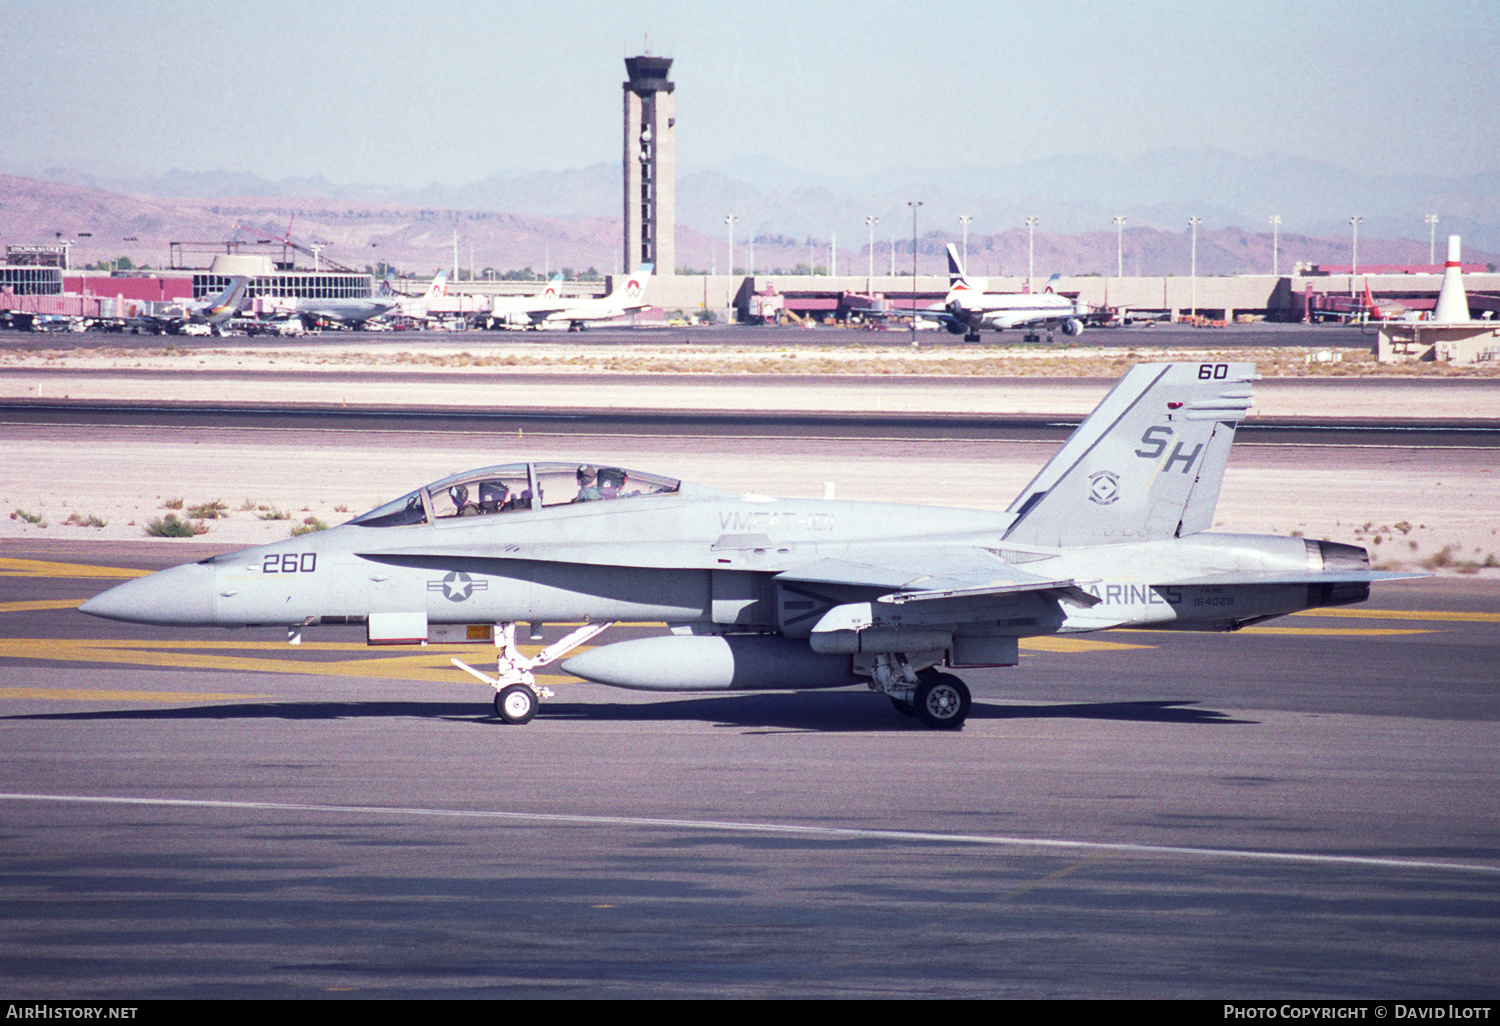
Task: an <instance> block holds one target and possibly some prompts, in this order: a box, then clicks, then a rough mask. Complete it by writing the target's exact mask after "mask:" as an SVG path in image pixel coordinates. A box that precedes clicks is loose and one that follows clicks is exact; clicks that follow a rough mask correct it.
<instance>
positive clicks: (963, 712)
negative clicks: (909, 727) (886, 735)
mask: <svg viewBox="0 0 1500 1026" xmlns="http://www.w3.org/2000/svg"><path fill="white" fill-rule="evenodd" d="M913 697H914V699H915V701H914V702H913V704H914V705H915V706H916V708H917V716H918V718H919V719H921V721H922V722H923V723H925V724H927V725H928V726H929V727H936V728H937V729H939V730H957V729H958V728H959V727H962V726H963V725H964V720H966V719H968V717H969V686H968V685H967V684H965V683H964V682H963V681H961V680H959V679H958V678H957V677H955V676H953V674H951V673H934V674H932V675H931V676H924V677H923V679H922V681H921V683H919V684H918V685H917V693H916V695H915V696H913Z"/></svg>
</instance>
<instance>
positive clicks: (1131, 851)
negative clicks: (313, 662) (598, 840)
mask: <svg viewBox="0 0 1500 1026" xmlns="http://www.w3.org/2000/svg"><path fill="white" fill-rule="evenodd" d="M0 801H10V802H73V803H80V804H94V805H154V806H162V807H176V808H198V809H239V810H255V811H263V812H320V813H335V814H340V815H349V814H352V815H361V816H364V815H369V814H371V813H375V814H378V815H383V816H432V817H443V818H451V819H489V820H504V821H512V822H529V823H570V824H584V825H592V826H625V827H667V828H671V829H675V830H704V831H709V830H717V831H724V832H730V833H743V834H781V835H796V836H802V837H830V838H856V839H866V840H881V841H910V842H920V843H929V844H934V843H935V844H977V845H988V846H992V847H1013V848H1052V849H1062V850H1069V851H1096V852H1118V853H1121V854H1127V855H1181V856H1196V857H1200V858H1221V859H1258V860H1260V861H1264V862H1300V863H1311V864H1322V865H1332V866H1370V867H1379V868H1383V869H1423V870H1440V871H1441V870H1446V871H1457V872H1465V873H1491V874H1496V875H1500V866H1486V865H1466V864H1463V863H1458V862H1431V861H1427V860H1423V859H1391V858H1374V857H1370V856H1363V855H1313V854H1308V853H1304V852H1286V851H1247V850H1240V849H1234V848H1190V847H1179V846H1176V845H1162V844H1128V843H1121V842H1106V841H1068V840H1061V839H1057V838H1039V837H1005V836H1002V835H996V834H954V833H936V832H928V831H920V830H862V829H858V828H850V827H821V826H798V825H795V824H789V823H741V822H733V821H727V820H708V819H661V818H655V817H648V816H583V815H567V814H560V813H543V812H498V811H484V810H480V811H470V810H463V809H421V808H411V807H403V806H381V805H311V804H304V803H300V802H244V801H211V800H207V799H188V798H115V797H109V796H104V795H64V794H3V793H0Z"/></svg>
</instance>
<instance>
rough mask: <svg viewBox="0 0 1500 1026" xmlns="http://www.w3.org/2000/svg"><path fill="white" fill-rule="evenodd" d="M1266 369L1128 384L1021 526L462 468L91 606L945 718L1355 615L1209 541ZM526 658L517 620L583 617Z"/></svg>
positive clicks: (1293, 551)
mask: <svg viewBox="0 0 1500 1026" xmlns="http://www.w3.org/2000/svg"><path fill="white" fill-rule="evenodd" d="M1252 380H1254V366H1253V365H1251V364H1247V363H1175V364H1143V365H1141V366H1137V367H1134V368H1132V369H1131V370H1130V371H1129V372H1128V373H1127V374H1126V375H1125V376H1124V377H1123V378H1122V379H1121V380H1120V381H1119V382H1118V383H1117V384H1116V385H1115V387H1114V388H1113V389H1112V390H1111V391H1110V392H1109V394H1108V395H1107V396H1105V398H1104V400H1103V401H1102V402H1101V403H1100V404H1099V406H1098V407H1097V408H1096V409H1095V410H1094V411H1093V413H1092V414H1090V416H1089V417H1088V418H1087V419H1086V420H1085V421H1084V422H1083V423H1082V424H1081V425H1079V427H1078V428H1077V429H1076V430H1075V431H1074V432H1073V434H1072V435H1071V437H1069V439H1068V440H1067V442H1065V443H1064V444H1063V446H1062V448H1061V449H1060V450H1058V452H1057V454H1056V455H1055V456H1053V457H1052V459H1051V460H1050V461H1049V462H1048V463H1047V465H1046V466H1045V467H1043V468H1042V470H1041V472H1040V473H1039V474H1037V476H1036V478H1035V479H1034V480H1032V482H1031V483H1030V484H1029V485H1027V486H1026V488H1025V490H1023V491H1022V492H1021V494H1020V495H1018V496H1017V497H1016V499H1015V501H1014V502H1013V503H1011V505H1010V507H1009V508H1008V509H1006V510H1005V512H1003V513H1000V512H993V511H983V510H967V509H943V508H936V507H927V506H913V505H895V504H885V503H867V502H841V501H833V500H827V499H824V500H815V499H774V498H769V497H767V496H764V495H758V494H750V495H733V494H730V493H727V492H722V491H717V490H714V489H711V488H704V487H698V486H694V485H690V484H686V483H683V482H680V481H677V480H674V479H672V478H669V477H664V476H662V475H659V474H651V473H642V472H638V471H635V470H626V469H625V468H622V467H615V466H603V465H599V464H597V463H588V462H578V461H568V462H561V461H554V462H528V463H511V464H506V465H504V466H495V467H486V468H484V469H482V470H474V471H471V472H469V473H466V474H458V475H455V476H452V477H448V478H444V479H443V480H441V481H436V482H434V483H433V484H430V485H427V486H425V487H422V488H418V489H417V490H415V491H413V492H411V493H409V494H407V495H403V496H401V497H400V498H399V499H396V500H395V501H393V502H390V503H387V504H385V505H383V506H380V507H378V508H376V509H373V510H371V511H370V512H368V513H365V514H363V515H362V516H358V517H355V518H354V519H353V520H351V521H349V522H348V523H347V524H343V525H341V526H339V527H335V528H332V529H330V530H327V531H323V532H320V533H317V534H309V535H303V536H301V537H298V538H292V539H288V540H286V541H281V542H276V543H274V544H271V545H263V546H260V547H258V548H253V549H247V550H244V551H241V552H231V553H226V554H224V555H220V556H215V557H213V558H211V559H206V560H203V561H202V562H200V563H193V564H189V565H186V566H179V567H175V568H173V569H170V570H164V571H162V572H160V573H156V574H152V575H151V576H149V577H143V578H139V579H137V580H134V581H130V582H128V583H126V584H122V585H120V586H118V587H116V588H113V589H111V590H109V591H106V592H104V593H103V594H101V595H98V596H96V597H95V598H92V599H90V600H89V601H87V602H85V603H84V604H83V606H82V607H81V608H82V609H83V611H84V612H86V613H91V614H93V615H95V616H102V617H108V618H110V619H115V620H125V621H130V622H137V623H152V624H176V625H183V626H203V625H219V626H223V627H243V626H256V625H283V626H286V627H288V628H289V629H290V631H291V632H292V636H293V637H294V638H296V637H300V633H299V632H300V631H301V629H302V628H303V627H304V626H306V625H311V624H351V623H357V624H362V625H363V626H364V628H365V631H366V636H367V639H368V641H369V642H370V643H371V644H399V643H413V644H420V643H422V642H425V641H429V640H431V641H453V640H465V639H480V640H483V641H485V642H493V643H494V644H495V646H496V647H497V648H498V649H499V656H498V659H497V663H496V673H495V675H493V676H492V675H490V674H489V673H486V672H483V671H480V670H477V669H474V668H473V667H470V666H468V665H467V664H465V663H462V662H460V661H459V660H454V663H455V664H456V665H458V666H460V667H461V668H463V669H465V670H467V671H468V672H470V673H472V674H473V675H474V676H476V677H478V678H480V679H481V680H484V681H485V682H486V683H488V684H489V685H490V686H492V687H493V688H494V689H495V691H496V698H495V708H496V711H497V712H498V714H499V715H500V717H501V718H502V719H503V720H505V721H507V722H512V723H524V722H526V721H528V720H530V719H531V718H532V716H533V715H534V714H535V713H536V711H537V707H538V703H539V701H540V700H541V699H542V698H545V697H549V695H550V692H548V691H547V689H545V688H540V687H539V686H538V684H537V681H536V678H535V675H534V672H533V671H535V670H536V669H537V668H539V667H541V666H543V665H546V664H548V663H551V662H553V661H555V660H557V659H560V658H562V657H564V656H566V655H567V654H568V652H569V651H577V650H578V649H580V648H582V646H584V645H585V643H587V642H589V641H591V640H592V639H593V638H595V637H596V636H598V635H599V634H601V633H602V632H603V631H605V630H607V629H608V628H609V627H610V626H611V625H612V624H613V623H614V622H617V621H650V622H662V621H665V622H666V623H667V624H669V625H670V626H671V631H670V633H667V634H662V635H659V636H654V637H645V638H637V639H634V640H627V641H620V642H616V643H614V644H604V645H601V646H599V647H595V648H592V649H588V650H584V651H582V652H580V654H576V655H573V656H572V657H571V658H567V659H566V660H565V661H564V662H562V663H561V666H562V668H563V669H564V670H566V671H567V672H568V673H570V674H573V675H576V676H578V677H582V678H585V679H588V680H593V681H598V682H601V683H604V684H612V685H616V686H619V687H624V688H637V689H644V690H649V691H717V690H734V689H742V688H759V689H802V688H828V687H840V686H844V685H852V684H862V685H864V686H866V687H868V688H869V689H871V690H873V691H877V692H880V693H882V694H884V695H886V696H888V697H889V699H890V700H891V701H892V702H893V703H894V704H895V707H896V709H897V710H899V711H900V712H902V713H904V714H907V715H914V716H916V717H918V718H920V719H921V721H922V722H924V723H925V724H927V725H928V726H931V727H938V728H944V727H946V728H955V727H959V726H961V725H962V724H963V722H964V719H965V717H966V716H967V715H968V712H969V704H970V695H969V689H968V687H967V686H966V685H965V684H964V682H963V681H962V680H961V679H960V678H959V677H958V676H956V675H955V674H954V673H952V672H950V671H953V670H961V669H964V668H967V667H992V666H1014V665H1015V664H1016V663H1017V658H1018V657H1017V652H1018V642H1019V641H1020V639H1022V638H1027V637H1034V636H1037V635H1048V634H1071V633H1079V632H1085V631H1099V630H1107V629H1110V628H1116V627H1141V628H1150V629H1153V630H1165V629H1178V630H1197V631H1228V630H1234V629H1236V628H1239V627H1243V626H1245V625H1246V624H1253V623H1258V622H1260V621H1262V620H1267V619H1270V618H1271V617H1276V616H1283V615H1285V614H1287V613H1294V612H1297V611H1298V610H1302V609H1310V608H1313V607H1318V606H1337V605H1345V604H1348V603H1354V602H1360V601H1363V600H1364V599H1366V598H1367V597H1368V596H1369V593H1370V585H1371V584H1372V583H1373V582H1376V581H1383V580H1396V579H1400V578H1403V577H1412V576H1423V575H1421V574H1415V575H1413V574H1401V573H1390V572H1379V571H1373V570H1371V569H1370V565H1369V558H1368V555H1367V553H1366V552H1365V550H1364V549H1362V548H1358V547H1356V546H1353V545H1344V544H1340V543H1337V542H1330V541H1308V540H1305V539H1302V538H1282V537H1273V536H1264V535H1247V534H1220V533H1211V532H1209V531H1208V528H1209V526H1210V525H1211V523H1212V521H1213V516H1214V507H1215V505H1216V504H1217V502H1218V497H1219V486H1220V482H1221V480H1222V478H1223V475H1224V469H1225V465H1226V463H1227V461H1228V458H1229V447H1230V442H1231V441H1232V440H1233V437H1234V431H1235V427H1236V425H1237V424H1238V423H1239V422H1240V420H1241V419H1242V418H1243V417H1244V416H1245V414H1246V411H1247V410H1249V408H1250V405H1251V389H1250V383H1251V381H1252ZM578 621H584V623H585V625H584V626H583V627H582V628H580V629H578V630H576V631H574V632H573V633H572V634H570V635H569V636H568V637H566V638H563V639H562V640H561V641H559V642H557V643H556V644H554V645H552V646H550V647H549V648H547V649H545V650H543V651H542V652H541V653H540V654H538V655H536V656H527V655H525V654H523V653H522V652H521V651H520V649H519V648H518V647H517V645H516V642H515V627H516V624H517V622H530V623H533V624H535V623H537V622H552V623H564V622H578Z"/></svg>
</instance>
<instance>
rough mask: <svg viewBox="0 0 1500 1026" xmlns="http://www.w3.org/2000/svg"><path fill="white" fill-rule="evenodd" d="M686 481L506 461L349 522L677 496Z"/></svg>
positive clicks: (381, 523)
mask: <svg viewBox="0 0 1500 1026" xmlns="http://www.w3.org/2000/svg"><path fill="white" fill-rule="evenodd" d="M681 484H682V483H681V482H680V481H676V480H673V479H672V478H670V477H662V476H661V475H659V474H646V473H642V472H640V471H637V470H626V469H625V468H623V467H614V466H607V465H601V464H597V463H560V462H554V463H507V464H505V465H504V466H499V467H485V468H483V469H481V470H470V471H467V472H466V473H463V474H454V475H453V476H452V477H445V478H443V479H442V480H441V481H434V482H433V483H432V484H430V485H427V486H426V487H425V488H418V489H417V490H416V491H414V492H412V493H411V494H409V495H403V496H402V497H401V498H399V499H396V500H395V501H394V502H388V503H386V504H385V505H383V506H378V507H376V508H375V509H372V510H370V512H368V513H364V514H361V515H360V516H357V517H355V518H354V519H353V520H351V521H349V522H350V523H351V524H358V525H360V526H361V527H401V526H405V525H407V524H425V523H429V522H430V523H437V524H442V523H445V522H456V520H457V518H459V517H474V516H488V515H493V514H499V513H514V512H519V511H524V510H534V509H545V508H547V507H551V506H566V505H571V504H573V503H580V502H601V501H607V500H615V499H633V498H638V497H641V496H648V495H672V494H675V493H676V492H677V491H678V490H679V489H680V488H681Z"/></svg>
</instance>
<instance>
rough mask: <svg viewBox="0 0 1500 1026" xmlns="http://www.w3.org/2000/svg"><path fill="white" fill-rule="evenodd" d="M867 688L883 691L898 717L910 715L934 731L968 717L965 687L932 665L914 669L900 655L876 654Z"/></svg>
mask: <svg viewBox="0 0 1500 1026" xmlns="http://www.w3.org/2000/svg"><path fill="white" fill-rule="evenodd" d="M870 687H871V688H872V689H874V690H876V691H880V692H883V693H884V694H885V695H886V696H887V697H888V698H890V700H891V705H892V706H894V707H895V709H896V711H897V712H898V713H900V714H901V715H902V716H914V717H916V718H917V719H919V720H921V721H922V722H923V723H924V724H926V725H927V726H929V727H932V728H934V729H937V730H957V729H959V728H960V727H962V726H963V725H964V721H965V720H966V719H968V718H969V707H970V705H971V704H972V700H971V697H970V695H969V686H968V685H967V684H965V683H964V682H963V681H962V680H960V679H959V678H958V677H955V676H954V675H953V674H951V673H943V672H941V671H939V670H938V669H937V668H936V667H935V666H928V667H926V668H925V669H922V670H914V669H913V668H912V665H911V663H910V662H909V661H908V660H907V659H906V658H905V657H904V656H900V655H884V654H882V655H878V656H876V657H875V662H874V666H873V667H872V673H871V679H870Z"/></svg>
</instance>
